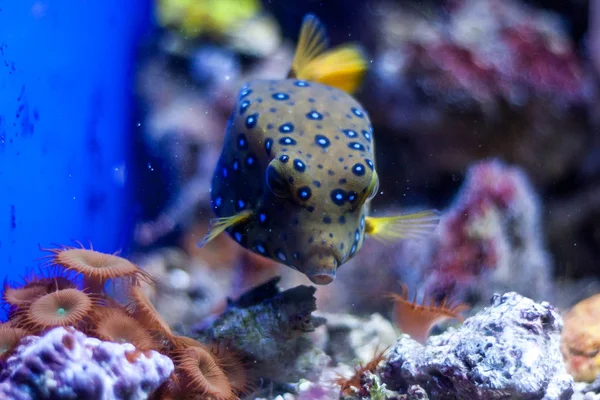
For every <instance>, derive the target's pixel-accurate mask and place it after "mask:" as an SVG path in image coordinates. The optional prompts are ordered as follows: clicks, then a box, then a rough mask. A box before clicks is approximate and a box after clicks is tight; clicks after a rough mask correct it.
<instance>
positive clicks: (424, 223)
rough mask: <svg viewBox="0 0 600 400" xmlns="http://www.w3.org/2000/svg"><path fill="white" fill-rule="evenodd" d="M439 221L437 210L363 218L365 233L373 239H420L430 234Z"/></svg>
mask: <svg viewBox="0 0 600 400" xmlns="http://www.w3.org/2000/svg"><path fill="white" fill-rule="evenodd" d="M439 222H440V212H439V211H437V210H427V211H419V212H416V213H413V214H405V215H398V216H394V217H367V218H365V233H366V234H367V235H370V236H373V237H374V238H375V239H382V240H395V239H421V238H423V237H425V236H427V235H429V234H431V233H432V232H433V231H434V230H435V228H437V226H438V223H439Z"/></svg>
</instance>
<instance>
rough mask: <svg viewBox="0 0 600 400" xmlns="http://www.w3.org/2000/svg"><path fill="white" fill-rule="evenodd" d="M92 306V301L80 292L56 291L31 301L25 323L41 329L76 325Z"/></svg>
mask: <svg viewBox="0 0 600 400" xmlns="http://www.w3.org/2000/svg"><path fill="white" fill-rule="evenodd" d="M92 306H93V302H92V299H91V298H90V297H89V296H88V295H87V294H85V293H83V292H82V291H80V290H77V289H63V290H58V291H56V292H52V293H48V294H45V295H43V296H42V297H39V298H38V299H36V300H35V301H33V302H32V303H31V306H30V307H29V308H28V309H27V312H26V317H25V320H26V322H25V323H26V325H27V326H32V327H35V328H42V329H43V328H49V327H55V326H70V325H71V326H72V325H77V324H78V323H79V322H81V321H82V320H83V319H84V318H85V317H86V316H87V315H88V314H89V313H90V312H91V311H92Z"/></svg>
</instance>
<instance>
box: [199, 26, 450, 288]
mask: <svg viewBox="0 0 600 400" xmlns="http://www.w3.org/2000/svg"><path fill="white" fill-rule="evenodd" d="M366 65H367V63H366V60H365V58H364V56H363V54H362V51H361V50H360V48H359V47H357V46H355V45H341V46H339V47H337V48H333V49H331V50H327V37H326V34H325V29H324V27H323V25H322V24H321V22H320V21H319V20H318V19H317V18H316V17H315V16H314V15H312V14H308V15H307V16H306V17H304V20H303V23H302V27H301V31H300V37H299V40H298V45H297V48H296V53H295V55H294V60H293V63H292V68H291V71H290V73H289V75H288V77H287V79H283V80H258V81H252V82H249V83H247V84H246V85H245V86H244V87H243V88H242V89H241V91H240V94H239V98H238V100H237V103H236V105H235V108H234V110H233V112H232V114H231V118H230V120H229V123H228V127H227V131H226V136H225V142H224V146H223V151H222V153H221V157H220V159H219V161H218V163H217V167H216V169H215V172H214V176H213V180H212V186H211V207H212V209H213V210H214V212H215V214H216V215H217V217H218V218H216V219H214V220H212V221H211V225H210V228H209V231H208V234H207V235H206V237H205V238H204V240H203V241H202V242H201V243H200V244H199V246H203V245H204V244H205V243H207V242H209V241H211V240H212V239H214V238H215V237H216V236H217V235H218V234H220V233H222V232H223V231H227V233H228V234H229V235H231V236H232V237H233V239H235V241H237V242H238V243H239V244H240V245H242V246H244V247H245V248H247V249H249V250H251V251H253V252H255V253H258V254H260V255H262V256H265V257H269V258H271V259H273V260H276V261H278V262H280V263H283V264H285V265H287V266H289V267H291V268H294V269H296V270H298V271H300V272H302V273H304V274H306V276H308V278H309V279H310V280H311V281H312V282H313V283H315V284H320V285H326V284H328V283H330V282H332V281H333V279H334V278H335V274H336V270H337V268H339V267H340V266H341V265H342V264H344V263H345V262H347V261H348V260H350V259H351V258H352V257H353V256H354V255H355V254H356V252H357V251H359V249H360V248H361V246H362V243H363V240H364V237H365V235H370V236H373V237H375V238H381V239H388V240H389V239H401V238H418V237H422V236H423V235H426V234H428V233H430V232H431V231H432V230H434V229H435V227H436V226H437V224H438V221H439V213H438V212H437V211H435V210H428V211H422V212H417V213H414V214H407V215H400V216H392V217H373V216H369V215H368V212H369V203H370V201H371V199H373V197H374V196H375V195H376V194H377V191H378V187H379V179H378V177H377V172H376V168H375V158H374V137H373V129H372V127H371V123H370V120H369V117H368V114H367V112H366V111H365V110H364V109H363V107H362V106H361V105H360V104H359V103H358V102H357V101H356V100H355V99H354V98H353V97H352V96H351V94H352V93H353V92H354V91H355V90H356V89H357V88H358V86H359V85H360V83H361V80H362V78H363V76H364V73H365V71H366Z"/></svg>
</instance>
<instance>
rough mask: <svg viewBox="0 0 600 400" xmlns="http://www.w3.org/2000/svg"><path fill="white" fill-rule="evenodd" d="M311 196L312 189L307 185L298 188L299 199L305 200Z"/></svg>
mask: <svg viewBox="0 0 600 400" xmlns="http://www.w3.org/2000/svg"><path fill="white" fill-rule="evenodd" d="M311 196H312V191H311V190H310V188H309V187H308V186H303V187H301V188H300V189H298V197H299V198H300V200H303V201H306V200H308V199H310V197H311Z"/></svg>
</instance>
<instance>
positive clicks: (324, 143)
mask: <svg viewBox="0 0 600 400" xmlns="http://www.w3.org/2000/svg"><path fill="white" fill-rule="evenodd" d="M315 143H316V144H318V145H319V146H321V147H322V148H324V149H326V148H327V147H329V146H330V145H331V141H330V140H329V139H328V138H327V137H326V136H323V135H315Z"/></svg>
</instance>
